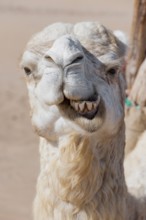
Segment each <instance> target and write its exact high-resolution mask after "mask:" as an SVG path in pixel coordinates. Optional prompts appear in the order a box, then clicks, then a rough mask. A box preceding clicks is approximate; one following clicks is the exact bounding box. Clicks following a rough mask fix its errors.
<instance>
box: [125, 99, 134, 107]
mask: <svg viewBox="0 0 146 220" xmlns="http://www.w3.org/2000/svg"><path fill="white" fill-rule="evenodd" d="M125 104H126V106H127V107H131V106H132V105H133V104H132V102H131V101H130V99H128V98H126V100H125Z"/></svg>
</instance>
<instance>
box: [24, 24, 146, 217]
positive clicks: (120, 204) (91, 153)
mask: <svg viewBox="0 0 146 220" xmlns="http://www.w3.org/2000/svg"><path fill="white" fill-rule="evenodd" d="M125 51H126V46H125V44H124V43H122V42H121V41H120V40H119V39H118V38H117V37H115V36H114V34H113V33H112V32H111V31H110V30H108V29H107V28H105V27H104V26H102V25H100V24H97V23H92V22H85V23H84V22H83V23H78V24H75V25H71V24H62V23H57V24H53V25H51V26H49V27H47V28H45V29H44V30H43V31H42V32H40V33H38V34H37V35H35V36H34V37H33V38H32V39H31V40H30V42H29V43H28V44H27V47H26V50H25V52H24V54H23V57H22V62H21V65H22V68H24V70H25V73H26V74H25V75H26V82H27V87H28V94H29V99H30V105H31V112H32V114H31V117H32V124H33V126H34V128H35V130H36V132H37V133H38V135H39V136H40V155H41V170H40V175H39V178H38V183H37V194H36V198H35V202H34V219H35V220H142V219H143V220H144V219H146V210H145V204H146V203H144V199H143V200H141V199H139V198H136V197H134V196H133V195H132V194H129V192H128V190H127V187H126V183H125V177H124V169H123V159H124V145H125V126H124V98H125V94H124V91H125V84H124V79H123V69H124V68H123V66H124V55H125ZM145 179H146V178H145ZM135 190H136V189H135Z"/></svg>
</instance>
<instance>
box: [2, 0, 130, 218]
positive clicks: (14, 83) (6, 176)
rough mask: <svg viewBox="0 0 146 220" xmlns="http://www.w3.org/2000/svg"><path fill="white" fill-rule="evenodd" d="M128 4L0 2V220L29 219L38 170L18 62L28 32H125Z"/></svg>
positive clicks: (102, 0) (117, 0) (122, 0)
mask: <svg viewBox="0 0 146 220" xmlns="http://www.w3.org/2000/svg"><path fill="white" fill-rule="evenodd" d="M132 9H133V1H132V0H110V1H106V0H86V1H85V0H58V1H57V0H53V1H51V0H37V1H36V0H25V1H24V0H23V1H22V0H14V1H13V0H1V1H0V67H1V68H0V123H1V128H0V220H31V219H32V202H33V198H34V195H35V185H36V179H37V174H38V172H39V155H38V138H37V136H36V135H35V134H34V133H33V130H32V127H31V123H30V119H29V106H28V100H27V91H26V87H25V83H24V80H23V74H22V71H21V70H20V69H19V60H20V57H21V54H22V51H23V48H24V47H25V44H26V42H27V41H28V40H29V38H30V37H31V35H32V34H34V33H35V32H37V31H39V30H41V29H42V28H43V27H45V26H46V25H48V24H50V23H52V22H57V21H65V22H73V23H74V22H77V21H88V20H90V21H92V20H93V21H100V22H101V23H103V24H104V25H106V26H108V27H109V28H111V29H121V30H123V31H125V32H126V33H127V34H129V32H130V31H129V30H130V25H131V18H132Z"/></svg>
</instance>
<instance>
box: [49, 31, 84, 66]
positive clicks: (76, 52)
mask: <svg viewBox="0 0 146 220" xmlns="http://www.w3.org/2000/svg"><path fill="white" fill-rule="evenodd" d="M83 58H84V53H83V49H82V46H81V44H80V42H79V41H78V40H77V39H76V38H75V37H73V36H70V35H65V36H62V37H60V38H59V39H57V40H56V41H55V42H54V44H53V46H52V47H51V48H50V49H49V50H48V51H47V53H46V54H45V59H47V60H48V61H50V59H51V60H52V62H54V63H55V64H57V65H58V66H61V67H62V68H63V69H64V68H65V67H67V66H69V65H71V64H75V63H79V62H81V61H82V60H83Z"/></svg>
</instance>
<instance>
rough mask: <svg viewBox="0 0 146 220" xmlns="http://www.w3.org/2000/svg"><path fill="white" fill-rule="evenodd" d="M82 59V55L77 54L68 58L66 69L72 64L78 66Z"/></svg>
mask: <svg viewBox="0 0 146 220" xmlns="http://www.w3.org/2000/svg"><path fill="white" fill-rule="evenodd" d="M83 59H84V56H83V55H82V54H77V55H75V56H73V57H71V58H69V60H68V62H66V64H65V67H68V66H70V65H72V64H78V63H81V62H82V60H83Z"/></svg>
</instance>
